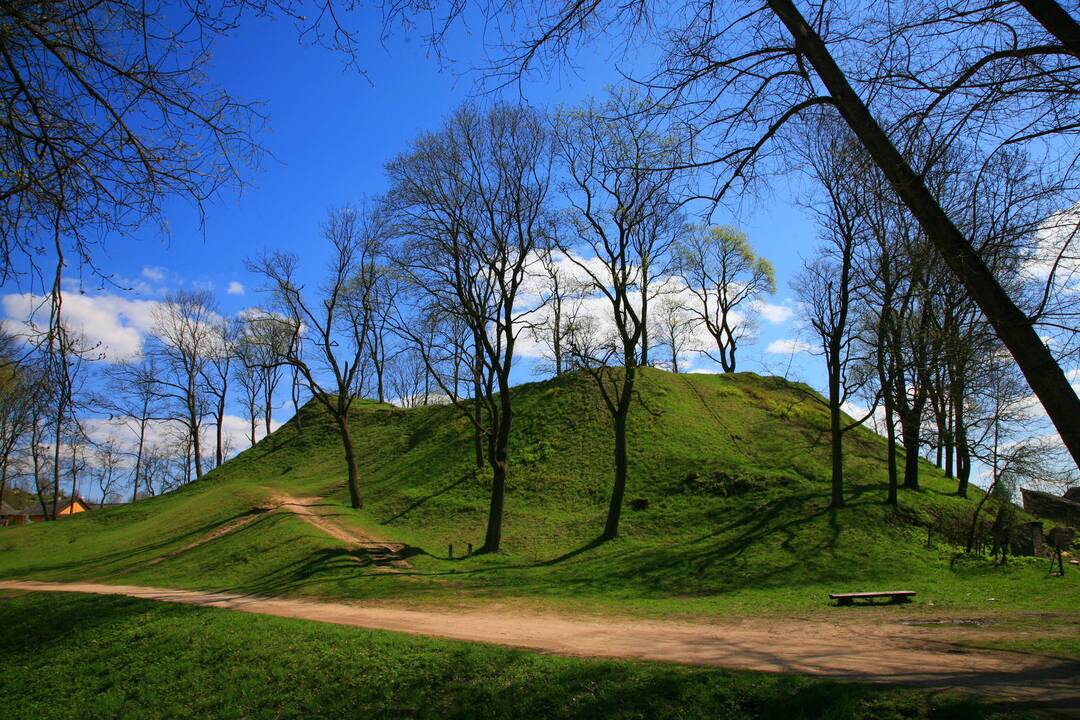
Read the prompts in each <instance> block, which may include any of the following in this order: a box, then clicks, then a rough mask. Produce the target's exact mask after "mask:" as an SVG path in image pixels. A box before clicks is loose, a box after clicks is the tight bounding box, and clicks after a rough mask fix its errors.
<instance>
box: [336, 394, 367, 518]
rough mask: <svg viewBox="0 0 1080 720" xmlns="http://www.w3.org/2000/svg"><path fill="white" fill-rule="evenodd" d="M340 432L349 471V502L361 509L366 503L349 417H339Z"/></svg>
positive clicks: (346, 415)
mask: <svg viewBox="0 0 1080 720" xmlns="http://www.w3.org/2000/svg"><path fill="white" fill-rule="evenodd" d="M337 421H338V432H339V433H340V434H341V445H342V448H343V449H344V450H345V463H346V465H348V471H349V502H350V503H351V504H352V506H353V508H361V507H363V506H364V501H363V499H362V498H361V496H360V468H359V467H357V465H356V449H355V448H354V447H353V442H352V433H351V432H350V431H349V417H348V414H347V413H346V414H345V415H338V416H337Z"/></svg>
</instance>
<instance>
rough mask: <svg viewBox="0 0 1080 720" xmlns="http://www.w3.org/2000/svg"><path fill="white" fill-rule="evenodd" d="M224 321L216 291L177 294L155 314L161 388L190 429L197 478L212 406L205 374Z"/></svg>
mask: <svg viewBox="0 0 1080 720" xmlns="http://www.w3.org/2000/svg"><path fill="white" fill-rule="evenodd" d="M219 322H220V318H219V316H218V314H217V312H216V303H215V302H214V296H213V295H212V294H211V293H210V292H209V291H207V290H195V291H184V292H175V293H171V294H169V295H167V296H166V297H165V300H164V302H162V303H161V305H159V306H158V308H157V309H156V310H155V314H154V344H153V346H152V348H151V352H152V353H153V354H154V355H155V361H156V367H157V369H158V373H157V376H156V377H155V381H156V382H155V383H154V388H155V392H156V394H157V397H158V398H159V399H160V400H162V401H164V402H166V403H168V404H170V405H172V406H173V408H174V410H175V412H173V413H172V414H171V419H173V420H175V421H176V422H178V423H180V424H181V425H182V426H183V427H184V428H185V430H186V432H187V434H188V438H189V441H190V443H189V444H190V448H191V449H190V454H191V458H192V461H193V464H194V469H195V479H196V480H201V479H202V477H203V474H204V472H203V449H202V428H203V421H204V420H205V418H206V415H207V411H208V407H207V405H208V403H207V396H206V395H207V394H206V388H205V383H204V378H205V375H206V371H207V366H208V365H209V363H210V358H211V356H212V355H213V353H214V352H215V348H216V346H217V343H218V340H217V332H216V328H217V326H218V323H219Z"/></svg>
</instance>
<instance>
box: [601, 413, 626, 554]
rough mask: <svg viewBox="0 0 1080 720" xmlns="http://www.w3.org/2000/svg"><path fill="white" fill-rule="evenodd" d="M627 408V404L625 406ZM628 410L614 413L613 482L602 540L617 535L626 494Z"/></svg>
mask: <svg viewBox="0 0 1080 720" xmlns="http://www.w3.org/2000/svg"><path fill="white" fill-rule="evenodd" d="M627 410H629V406H627ZM627 415H629V413H628V412H626V411H624V410H622V409H620V411H619V412H616V413H615V416H614V420H615V484H614V486H613V487H612V489H611V503H610V504H609V505H608V514H607V521H606V522H605V523H604V535H603V539H604V540H614V539H615V538H617V537H618V536H619V520H620V518H621V517H622V506H623V497H624V496H625V495H626V475H627V466H628V462H627V458H626V420H627Z"/></svg>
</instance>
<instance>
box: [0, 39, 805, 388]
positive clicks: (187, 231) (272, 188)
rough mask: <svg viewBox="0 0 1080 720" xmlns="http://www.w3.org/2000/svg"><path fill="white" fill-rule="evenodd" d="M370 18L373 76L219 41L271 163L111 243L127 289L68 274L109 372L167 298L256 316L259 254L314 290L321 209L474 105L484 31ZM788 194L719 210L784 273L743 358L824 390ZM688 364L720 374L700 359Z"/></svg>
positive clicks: (588, 57) (538, 82) (221, 77)
mask: <svg viewBox="0 0 1080 720" xmlns="http://www.w3.org/2000/svg"><path fill="white" fill-rule="evenodd" d="M372 20H373V21H372V22H371V23H369V28H368V29H369V30H370V31H371V32H370V33H369V36H367V37H364V36H361V46H362V47H366V50H364V51H363V52H362V55H361V59H360V62H361V65H362V70H363V72H358V71H357V70H356V69H352V68H347V67H345V63H344V61H343V57H342V56H341V55H338V54H335V53H334V52H332V51H330V50H327V49H325V48H322V47H315V46H311V45H310V44H304V43H302V42H300V41H299V38H298V34H297V30H296V28H295V27H294V25H293V24H292V23H291V22H289V21H287V20H284V19H267V18H253V19H251V20H249V21H247V22H245V23H242V24H241V26H240V28H239V30H237V31H236V32H234V33H233V34H232V35H230V36H228V37H226V38H224V39H222V40H220V41H219V42H218V43H217V45H215V54H214V57H213V59H212V61H211V63H210V66H209V77H210V79H211V81H212V82H213V83H214V84H216V85H219V86H221V87H224V88H226V89H227V90H228V91H229V92H230V93H231V94H233V95H234V96H236V97H239V98H241V99H244V100H255V101H259V102H260V103H262V104H263V108H264V110H265V112H266V113H267V114H268V116H269V127H268V128H267V130H266V131H265V132H263V133H261V134H260V135H259V136H258V137H257V139H258V141H259V142H260V143H261V144H262V145H263V147H264V148H265V149H266V151H267V156H266V157H265V158H264V160H263V161H262V163H261V165H260V167H258V168H256V169H252V170H249V171H247V172H246V173H245V180H246V181H247V186H246V187H244V188H243V189H242V190H241V191H240V192H226V193H224V194H222V195H221V196H220V197H217V198H215V199H213V200H211V201H210V202H209V203H208V204H207V205H206V206H205V208H204V209H205V217H204V218H203V217H200V214H199V213H198V212H197V210H196V209H195V208H194V207H192V206H191V205H190V204H188V203H186V202H184V201H176V202H172V203H169V204H168V205H167V212H166V217H165V220H166V223H167V230H166V231H165V232H164V233H163V232H161V231H159V229H158V228H157V227H156V226H148V227H146V228H145V229H143V230H141V231H139V232H136V233H134V234H133V235H132V236H131V237H111V238H109V239H108V241H107V243H106V244H105V246H104V248H103V250H102V252H101V253H100V255H99V257H98V264H99V267H101V268H104V269H105V270H106V271H107V272H109V273H111V274H112V280H113V282H114V283H115V285H117V286H119V287H110V286H109V285H108V284H105V285H104V286H103V284H102V283H101V281H100V280H99V279H98V278H96V277H94V276H93V275H92V274H90V273H84V274H81V276H80V273H79V271H78V269H77V268H70V269H69V271H68V272H67V281H66V287H67V289H68V291H69V295H70V297H69V299H68V300H67V301H66V307H65V310H66V312H67V317H68V318H69V320H71V321H72V323H73V324H75V325H77V326H78V325H81V326H82V328H81V329H82V330H83V331H84V333H85V334H86V335H87V336H89V337H90V338H91V339H95V340H100V341H102V342H103V344H104V346H105V352H106V355H107V360H108V359H110V358H120V357H124V356H131V355H132V354H134V353H137V352H138V349H139V347H140V345H141V338H142V337H143V336H144V335H145V333H146V332H147V330H148V329H149V326H150V311H151V309H152V307H153V304H154V303H155V302H156V301H158V300H160V299H161V298H162V297H163V296H164V294H165V292H167V291H169V290H178V289H185V288H187V289H190V288H210V289H212V290H213V291H214V293H215V294H216V296H217V298H218V302H219V303H220V306H221V309H222V312H223V313H225V314H233V313H236V312H239V311H241V310H243V309H245V308H248V307H251V306H252V305H255V304H258V303H259V302H260V301H261V299H262V298H261V297H260V294H259V292H258V290H259V285H260V281H259V279H258V278H256V277H254V276H252V275H251V274H249V273H248V272H247V271H246V270H245V268H244V260H245V258H248V257H251V256H253V255H255V254H257V253H259V252H260V251H261V250H263V249H264V248H268V249H271V250H273V249H289V250H292V251H294V252H296V253H298V254H299V255H300V257H301V261H302V264H301V271H302V273H303V274H304V275H305V276H306V277H307V278H308V279H309V280H310V281H311V282H313V283H314V282H316V281H317V278H318V276H319V273H320V271H321V270H322V268H323V266H324V265H325V262H326V257H327V254H326V250H327V249H326V247H325V243H324V242H323V241H322V239H321V238H320V235H319V225H320V222H321V221H322V219H323V218H324V217H325V214H326V212H327V211H328V210H329V209H330V208H333V207H337V206H341V205H343V204H347V203H354V204H355V203H358V202H361V201H362V200H363V199H364V198H369V197H374V196H377V195H379V194H380V193H381V192H383V191H384V190H385V187H386V181H385V176H384V173H383V166H384V164H385V163H386V162H387V161H388V160H390V159H391V158H392V157H393V156H394V155H395V154H396V153H398V152H400V151H403V150H405V149H406V147H407V145H408V143H409V142H410V140H412V139H413V138H414V137H415V136H416V135H418V134H419V133H420V132H423V131H426V130H433V129H436V128H437V127H438V126H439V125H440V124H441V122H442V121H443V120H444V119H445V118H446V117H447V116H448V115H449V114H450V113H451V112H452V110H453V109H454V108H455V107H456V106H457V105H459V104H460V103H462V102H464V101H466V100H468V99H470V98H473V97H477V87H476V84H475V82H474V81H475V80H476V77H477V75H476V74H475V73H471V72H469V71H468V69H469V68H470V67H474V66H480V65H483V64H484V62H485V57H486V56H485V54H484V52H485V51H484V49H483V43H482V42H481V37H480V36H481V35H482V33H480V32H476V33H471V32H469V31H466V30H464V29H462V30H461V31H459V32H458V33H457V34H455V35H453V36H452V37H451V38H450V42H449V45H448V47H447V49H446V52H445V54H444V61H442V62H440V60H439V59H437V58H435V57H433V56H432V55H431V53H430V51H429V50H428V48H427V46H426V44H425V43H424V42H423V40H422V37H421V36H420V34H419V33H417V32H408V31H403V30H399V31H397V32H394V33H392V34H391V35H390V37H389V38H387V39H386V40H385V41H384V42H380V38H379V34H378V33H377V32H375V30H376V29H377V21H375V20H374V19H372ZM650 61H651V56H650V55H649V53H648V51H647V50H642V52H641V53H640V54H639V55H638V56H634V57H628V56H626V55H625V54H623V53H621V52H616V50H614V49H611V48H604V46H603V45H600V46H596V47H594V48H592V49H591V50H590V51H589V52H588V53H584V54H581V55H578V56H576V57H575V59H574V63H573V67H572V68H566V67H564V68H560V69H559V70H557V71H555V72H554V73H552V74H547V75H544V76H543V77H539V78H536V79H532V80H530V81H526V82H524V83H523V84H522V85H521V86H520V87H515V88H512V89H508V90H504V91H503V97H505V98H506V99H509V100H516V99H519V98H520V99H524V100H525V101H527V102H529V103H530V104H533V105H535V106H537V107H542V108H554V107H556V106H558V105H560V104H574V103H578V102H581V101H583V100H585V99H587V98H589V97H590V96H599V95H601V94H603V92H604V90H605V88H606V87H607V86H608V85H610V84H614V83H618V82H619V81H620V79H621V75H620V71H625V72H627V73H629V74H634V72H635V70H642V71H643V70H647V69H648V67H649V64H650ZM616 65H618V67H616ZM481 99H483V98H481ZM780 182H781V184H783V185H787V183H788V182H789V181H788V180H781V181H780ZM791 194H792V189H791V188H789V187H778V188H776V189H775V192H774V193H773V194H772V195H771V196H767V197H763V198H759V199H758V200H757V201H756V205H754V206H753V207H751V209H750V210H749V211H748V212H747V213H745V214H744V215H742V216H740V217H738V218H736V217H732V216H731V215H726V214H724V213H723V212H718V213H717V214H716V215H714V216H713V221H714V222H724V223H731V224H735V225H737V226H738V227H740V228H741V229H743V230H744V231H745V232H746V233H747V234H748V235H749V237H750V241H751V243H752V245H753V246H754V247H755V249H756V250H757V251H758V253H759V254H761V255H762V256H764V257H766V258H768V259H769V260H770V261H772V262H773V263H774V265H775V267H776V270H777V281H778V282H777V285H778V292H777V294H776V296H775V297H772V298H768V299H767V300H768V302H769V303H770V305H771V306H775V307H774V308H772V311H771V312H769V313H768V316H769V317H771V318H773V319H775V320H781V321H780V322H774V321H769V320H764V321H763V322H762V323H761V332H760V338H759V340H758V342H756V343H754V344H752V345H747V346H745V347H744V349H743V350H742V356H741V357H740V364H741V366H742V368H743V369H747V370H756V371H759V372H770V373H776V374H784V372H785V370H786V371H788V372H789V374H794V375H797V376H799V377H800V379H813V378H815V377H817V376H818V375H819V373H818V372H816V370H815V368H816V365H818V364H820V363H817V362H806V360H807V358H796V361H797V362H796V363H795V365H792V364H791V363H790V362H789V360H790V359H791V353H790V352H788V351H789V349H790V348H791V347H792V346H794V347H802V346H803V345H802V343H800V342H796V338H797V337H798V335H797V333H798V317H797V313H795V312H794V308H795V304H794V300H793V297H792V296H793V293H792V291H791V289H790V287H789V282H790V279H791V278H792V276H793V274H794V273H795V272H797V270H798V268H799V267H800V265H801V262H802V258H803V257H806V256H809V255H810V254H811V253H812V251H813V247H814V245H815V243H816V231H815V229H814V227H813V224H812V220H811V219H810V218H809V217H808V216H807V215H806V214H805V212H804V211H802V210H801V209H799V208H797V207H794V206H793V204H792V201H791V199H790V196H791ZM20 290H25V288H17V287H13V286H10V285H9V286H8V287H5V288H3V294H4V297H3V298H2V299H0V302H2V310H3V311H4V313H5V316H6V317H7V319H8V320H9V321H19V320H21V319H24V318H25V315H26V311H27V309H28V307H29V306H30V303H29V302H28V301H27V298H26V297H25V296H20V293H19V291H20ZM807 339H809V338H802V341H803V342H805V340H807ZM692 367H697V368H698V369H709V368H712V364H711V363H709V362H708V361H706V360H704V359H702V360H701V361H699V362H697V363H695V364H694V365H693V366H692ZM520 372H521V375H520V376H519V378H518V379H519V381H520V380H524V379H527V378H528V376H529V375H530V368H529V367H528V363H527V362H525V363H523V364H522V367H521V371H520Z"/></svg>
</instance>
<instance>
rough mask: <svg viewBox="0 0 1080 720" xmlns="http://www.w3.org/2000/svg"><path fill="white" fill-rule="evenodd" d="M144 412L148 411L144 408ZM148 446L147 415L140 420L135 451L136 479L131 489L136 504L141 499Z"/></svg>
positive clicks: (132, 498) (132, 499)
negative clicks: (144, 459) (140, 490)
mask: <svg viewBox="0 0 1080 720" xmlns="http://www.w3.org/2000/svg"><path fill="white" fill-rule="evenodd" d="M143 412H144V413H145V412H146V409H145V408H143ZM145 445H146V415H145V414H144V415H143V417H141V418H139V447H138V449H137V450H136V451H135V479H134V481H133V484H134V487H133V488H132V489H131V502H135V501H136V500H138V499H139V473H140V471H141V470H142V456H143V448H144V447H145Z"/></svg>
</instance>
